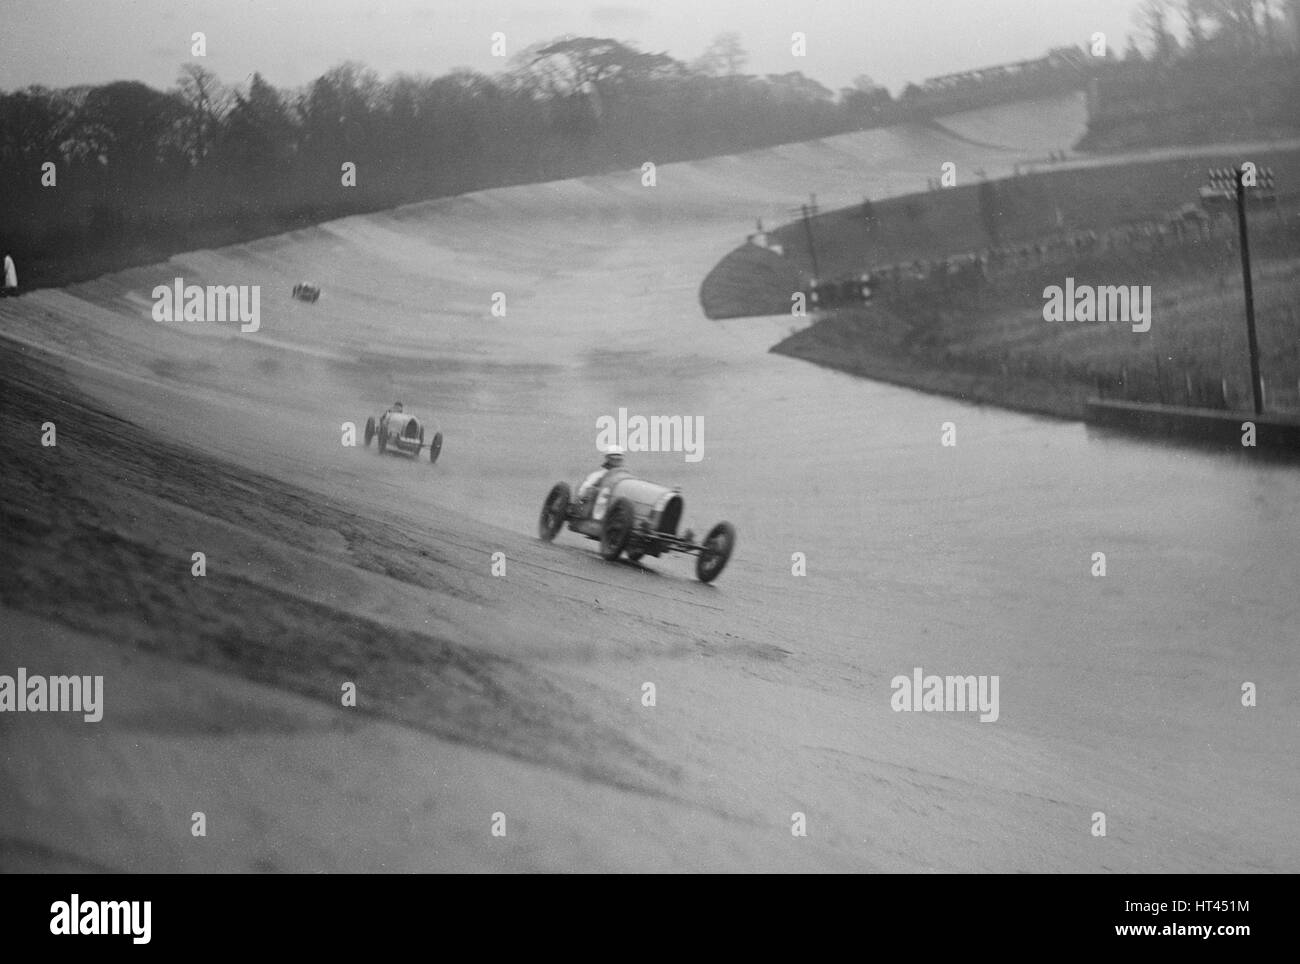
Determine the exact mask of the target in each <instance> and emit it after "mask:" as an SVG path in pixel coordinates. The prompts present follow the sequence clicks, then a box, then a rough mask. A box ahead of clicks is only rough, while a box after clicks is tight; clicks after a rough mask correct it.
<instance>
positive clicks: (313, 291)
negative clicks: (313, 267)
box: [293, 281, 320, 304]
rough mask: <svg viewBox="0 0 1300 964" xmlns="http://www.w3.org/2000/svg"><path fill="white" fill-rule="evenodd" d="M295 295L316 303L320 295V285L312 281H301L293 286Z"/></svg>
mask: <svg viewBox="0 0 1300 964" xmlns="http://www.w3.org/2000/svg"><path fill="white" fill-rule="evenodd" d="M293 296H294V297H295V298H297V299H298V300H299V301H309V302H312V303H313V304H314V303H315V302H316V299H317V298H319V297H320V286H319V285H315V284H312V283H311V282H310V281H299V282H298V283H297V284H296V285H294V286H293Z"/></svg>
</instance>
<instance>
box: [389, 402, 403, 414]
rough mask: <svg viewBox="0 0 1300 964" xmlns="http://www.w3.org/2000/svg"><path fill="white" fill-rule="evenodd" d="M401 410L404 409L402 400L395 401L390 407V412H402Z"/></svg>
mask: <svg viewBox="0 0 1300 964" xmlns="http://www.w3.org/2000/svg"><path fill="white" fill-rule="evenodd" d="M401 410H402V403H401V402H393V407H392V408H390V409H389V411H390V412H400V411H401Z"/></svg>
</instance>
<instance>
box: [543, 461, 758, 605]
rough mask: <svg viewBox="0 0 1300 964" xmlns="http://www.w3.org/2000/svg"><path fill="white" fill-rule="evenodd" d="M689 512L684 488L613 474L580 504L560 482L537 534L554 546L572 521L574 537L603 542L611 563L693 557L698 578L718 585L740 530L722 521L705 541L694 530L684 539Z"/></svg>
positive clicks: (547, 503) (548, 499)
mask: <svg viewBox="0 0 1300 964" xmlns="http://www.w3.org/2000/svg"><path fill="white" fill-rule="evenodd" d="M684 508H685V502H684V500H683V499H682V495H681V490H680V489H675V488H669V487H668V486H664V485H659V484H658V483H656V482H647V481H646V480H645V479H638V478H636V477H635V476H633V475H632V473H630V472H627V471H625V470H623V469H621V468H618V469H611V470H610V471H608V472H606V473H605V475H604V477H603V478H601V480H600V482H599V484H598V485H597V486H596V487H595V490H594V492H593V493H592V494H591V495H589V496H588V497H587V498H585V499H580V500H576V501H575V500H574V498H573V495H572V490H571V489H570V488H569V486H568V484H567V483H565V482H557V483H556V484H555V485H554V486H553V487H552V488H551V491H550V494H549V495H547V496H546V501H545V502H544V503H542V515H541V518H540V519H539V521H538V524H537V531H538V534H539V535H540V536H541V537H542V538H543V539H545V540H546V541H547V542H550V541H551V540H553V539H554V538H555V536H556V534H557V533H558V532H559V531H560V528H561V527H562V526H563V525H564V524H565V523H566V522H567V523H568V524H569V530H570V531H571V532H577V533H580V534H581V535H584V536H586V537H587V538H588V539H595V540H596V541H598V542H599V543H600V554H601V555H602V556H603V557H605V558H606V559H608V560H610V561H611V562H612V561H613V560H615V559H617V558H618V557H619V556H620V555H621V554H623V553H624V552H626V553H627V557H628V559H630V560H631V561H633V562H636V561H637V560H639V559H640V558H641V557H642V556H654V557H656V558H658V557H659V556H661V555H663V554H664V553H665V552H685V553H692V554H694V555H695V575H696V578H698V579H699V580H700V582H712V581H713V580H714V579H716V578H718V576H719V575H721V573H722V570H723V568H724V567H725V566H726V565H727V560H728V559H730V558H731V550H732V549H733V548H734V547H735V545H736V530H735V528H734V527H733V526H732V525H731V523H730V522H719V523H718V524H717V525H715V526H714V527H713V528H712V529H710V530H709V534H708V535H707V536H705V537H704V539H702V540H701V541H699V542H696V541H695V534H694V533H693V532H692V531H691V530H690V529H687V530H686V531H685V533H683V534H682V535H678V534H677V527H678V525H679V524H680V523H681V519H682V511H683V509H684Z"/></svg>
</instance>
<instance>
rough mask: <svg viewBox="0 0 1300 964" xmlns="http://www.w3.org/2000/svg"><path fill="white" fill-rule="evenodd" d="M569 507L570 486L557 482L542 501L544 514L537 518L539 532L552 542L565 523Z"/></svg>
mask: <svg viewBox="0 0 1300 964" xmlns="http://www.w3.org/2000/svg"><path fill="white" fill-rule="evenodd" d="M568 509H569V487H568V485H566V484H565V483H563V482H556V483H555V485H554V486H552V487H551V491H550V494H549V495H547V496H546V501H545V502H543V503H542V516H541V518H540V519H538V520H537V534H538V535H539V536H541V537H542V538H543V539H545V540H546V541H547V542H550V541H551V540H552V539H554V538H555V535H556V533H558V532H559V531H560V526H562V525H564V515H565V513H566V512H567V511H568Z"/></svg>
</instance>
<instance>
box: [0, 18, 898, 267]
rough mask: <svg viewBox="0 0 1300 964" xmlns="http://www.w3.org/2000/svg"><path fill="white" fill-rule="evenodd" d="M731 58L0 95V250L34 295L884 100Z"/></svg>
mask: <svg viewBox="0 0 1300 964" xmlns="http://www.w3.org/2000/svg"><path fill="white" fill-rule="evenodd" d="M744 62H745V54H744V51H743V50H742V49H741V48H740V47H739V43H738V38H737V37H735V36H734V35H724V36H722V37H719V38H718V39H717V41H715V43H714V45H713V46H712V47H711V48H710V50H709V51H708V52H707V53H706V55H705V56H704V57H702V58H700V60H698V61H696V62H695V63H692V64H686V63H683V62H681V61H677V60H675V59H673V58H671V57H669V56H667V55H665V54H653V53H645V52H642V51H640V50H638V49H636V48H635V47H634V46H632V45H629V44H624V43H620V42H618V41H614V40H606V39H600V38H565V39H563V40H558V41H555V42H551V43H547V44H541V45H537V46H535V47H533V48H530V49H529V50H527V51H525V52H523V53H522V54H520V55H519V56H518V57H516V58H515V60H514V61H513V62H512V64H511V68H510V69H509V70H506V71H504V72H502V73H500V74H497V75H494V76H487V75H484V74H480V73H476V72H473V71H468V70H457V71H454V72H452V73H449V74H446V75H444V76H440V77H436V78H431V77H425V76H412V75H397V76H394V77H392V78H390V79H387V80H381V79H380V78H379V77H378V76H377V75H376V74H375V73H374V72H373V71H371V70H368V69H366V68H365V67H363V66H361V65H358V64H355V63H345V64H342V65H340V66H338V67H335V68H333V69H331V70H330V71H328V72H327V73H325V74H324V75H322V76H321V77H319V78H318V79H316V80H315V81H313V82H312V83H310V84H308V85H307V86H306V87H304V88H302V89H298V90H293V91H288V90H279V89H276V88H275V87H273V86H272V85H271V84H269V83H267V82H266V81H265V80H264V79H263V78H262V77H261V76H260V75H254V76H253V78H252V80H251V81H250V82H249V83H248V84H247V85H246V86H240V87H233V88H232V87H227V86H226V85H224V84H223V83H222V82H221V81H220V80H219V79H218V78H217V77H216V76H214V75H213V74H212V73H210V72H209V71H207V70H206V69H204V68H203V67H201V66H198V65H195V64H187V65H186V66H184V67H183V68H182V69H181V72H180V77H179V79H178V82H177V84H176V86H175V87H174V88H172V89H170V90H166V91H160V90H155V89H153V88H151V87H148V86H146V85H145V84H141V83H137V82H132V81H123V82H118V83H111V84H106V85H103V86H98V87H78V88H69V89H64V90H49V89H45V88H40V87H33V88H28V89H25V90H19V91H14V92H10V93H4V94H0V190H2V191H3V200H2V201H0V211H2V212H3V214H2V215H0V217H2V218H3V223H0V245H3V246H4V247H6V248H7V249H8V250H10V251H12V252H13V253H14V255H15V258H16V259H17V260H18V262H19V265H20V271H22V272H23V276H22V278H21V280H22V283H23V286H24V287H33V286H39V285H41V284H51V283H58V282H64V281H68V280H72V279H74V278H77V277H89V276H92V275H93V274H96V273H98V272H100V271H104V270H111V269H113V268H116V267H121V266H123V265H125V264H130V263H138V262H139V261H141V260H143V259H151V258H161V257H165V256H166V255H168V254H170V253H174V252H175V251H177V250H183V249H185V248H186V247H200V246H201V247H210V246H216V245H219V244H226V243H232V242H235V241H239V240H245V239H248V238H251V237H256V236H260V235H265V234H270V233H275V232H277V231H283V230H289V229H292V228H297V227H302V226H305V225H309V224H313V223H316V222H319V221H321V220H325V219H328V218H332V217H339V216H343V215H347V214H353V213H359V212H363V211H373V210H378V209H382V208H386V207H391V206H393V205H396V204H401V203H406V202H410V201H413V200H418V199H423V198H430V197H438V196H445V195H450V194H456V193H461V192H464V191H468V190H475V189H481V188H487V187H493V186H500V185H506V184H516V183H523V182H532V181H540V180H549V179H553V178H561V177H570V176H576V175H584V174H591V173H598V172H602V171H608V170H614V169H621V168H635V167H639V166H640V165H641V164H642V163H644V162H645V161H654V162H656V163H663V162H666V161H673V160H682V159H691V158H698V157H705V156H710V155H715V154H721V153H729V152H734V151H741V150H747V149H751V148H757V147H764V146H769V145H772V144H777V143H782V142H787V141H797V140H805V139H809V138H815V137H822V136H826V135H828V134H834V133H840V132H843V131H847V130H852V129H856V128H858V127H862V126H869V125H870V124H873V123H877V122H879V116H878V115H879V113H880V111H879V108H880V106H881V105H882V104H888V103H890V97H889V94H888V92H887V91H885V90H884V89H883V88H879V87H876V86H875V85H874V84H872V83H871V82H870V81H869V80H866V79H865V78H863V79H862V80H861V81H860V82H859V83H858V84H857V85H856V86H855V87H854V88H851V89H848V90H845V91H841V92H840V93H839V94H836V93H835V92H833V91H831V90H829V89H827V88H826V87H823V86H822V85H821V84H819V83H817V82H816V81H814V80H811V79H810V78H807V77H805V76H804V75H803V74H801V73H799V72H793V73H788V74H781V75H768V76H763V77H759V76H753V75H747V74H744V73H742V72H741V69H742V68H743V65H744ZM345 165H355V169H354V175H353V176H352V177H351V178H349V175H348V172H347V170H346V169H345ZM352 180H354V181H355V185H354V186H351V181H352Z"/></svg>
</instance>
